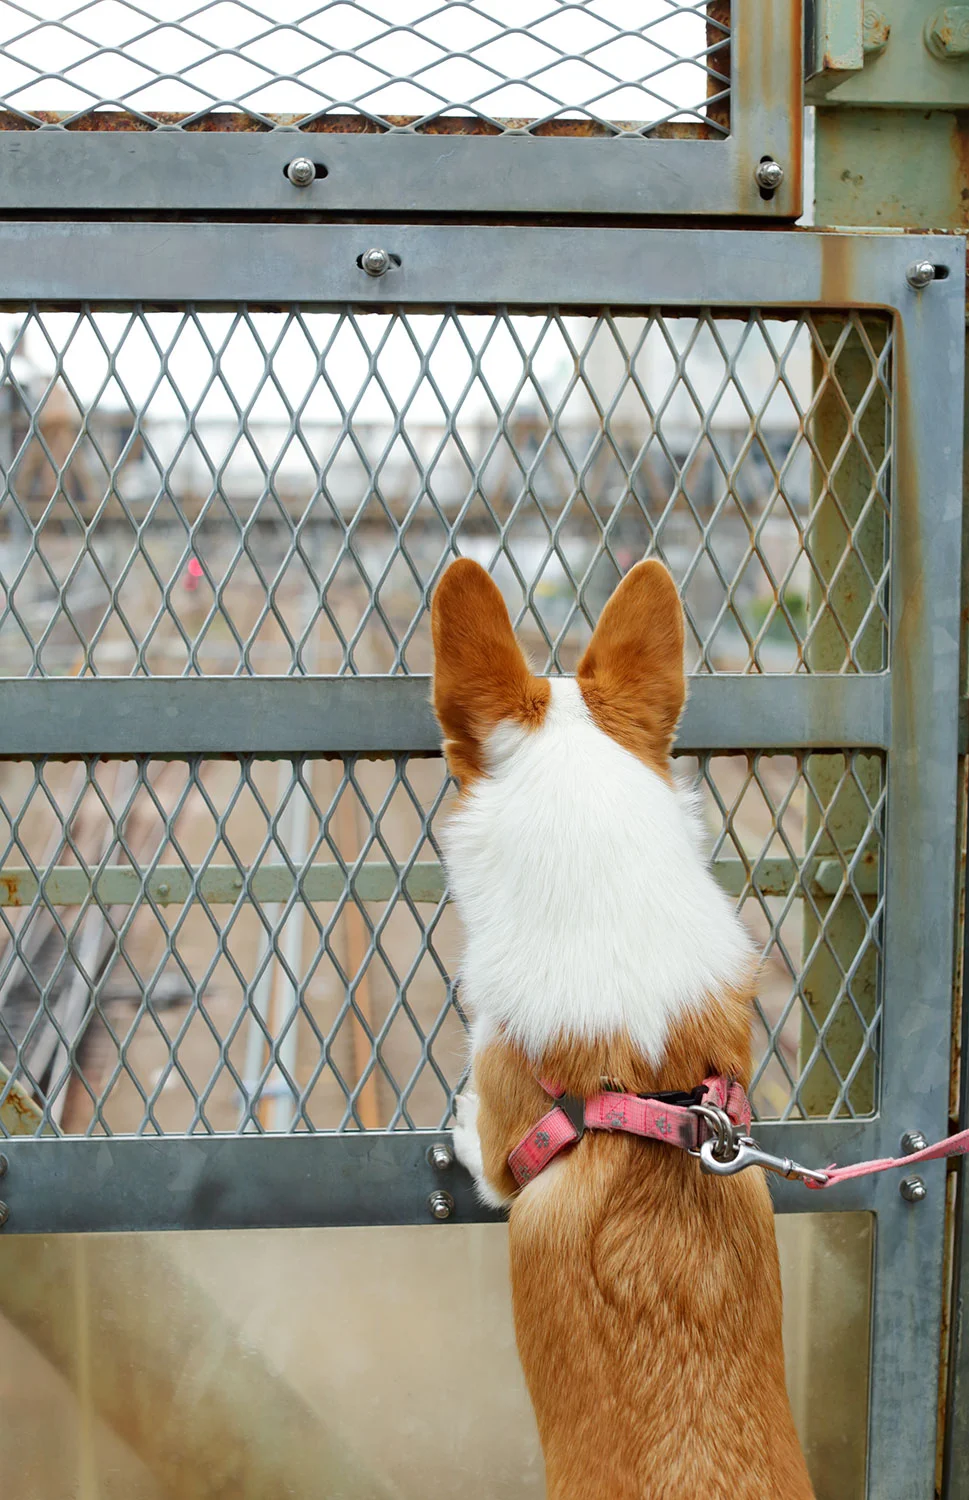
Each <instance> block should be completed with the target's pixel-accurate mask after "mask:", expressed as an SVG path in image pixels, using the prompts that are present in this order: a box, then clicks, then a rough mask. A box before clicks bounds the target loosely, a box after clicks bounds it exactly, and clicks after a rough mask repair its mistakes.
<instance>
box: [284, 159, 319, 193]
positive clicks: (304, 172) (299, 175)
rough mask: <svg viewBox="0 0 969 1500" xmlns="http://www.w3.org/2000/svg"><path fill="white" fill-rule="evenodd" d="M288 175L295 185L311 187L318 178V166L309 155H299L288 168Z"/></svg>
mask: <svg viewBox="0 0 969 1500" xmlns="http://www.w3.org/2000/svg"><path fill="white" fill-rule="evenodd" d="M286 176H287V177H288V178H289V180H290V182H291V183H292V184H293V187H309V185H310V183H311V182H315V180H316V166H315V164H314V163H313V162H311V161H310V159H309V157H308V156H297V157H294V159H293V160H292V161H291V162H290V163H289V166H288V167H287V168H286Z"/></svg>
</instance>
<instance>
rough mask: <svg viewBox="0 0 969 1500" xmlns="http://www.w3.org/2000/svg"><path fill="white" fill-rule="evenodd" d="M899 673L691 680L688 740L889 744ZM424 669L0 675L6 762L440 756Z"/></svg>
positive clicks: (0, 745) (722, 746) (684, 732)
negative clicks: (377, 673)
mask: <svg viewBox="0 0 969 1500" xmlns="http://www.w3.org/2000/svg"><path fill="white" fill-rule="evenodd" d="M889 688H890V679H889V676H888V674H884V673H882V674H878V675H873V676H870V677H863V676H830V677H826V676H797V677H766V676H749V677H741V676H723V677H715V676H709V677H694V678H692V679H691V683H690V696H689V700H688V703H687V707H686V713H685V715H684V718H683V721H682V724H681V726H680V732H679V737H678V742H677V743H678V748H679V749H680V750H682V751H686V752H689V751H694V750H734V749H752V750H757V749H777V750H791V749H800V748H806V749H811V748H813V749H825V748H832V749H836V748H839V747H842V746H845V747H851V748H853V749H868V748H875V749H879V748H881V749H884V748H888V746H889V729H888V723H889V714H888V707H889V701H890V691H889ZM429 696H430V684H429V680H428V679H427V678H426V677H178V678H174V677H156V678H143V677H98V678H86V679H81V680H78V679H76V678H60V677H59V678H31V679H28V680H27V681H20V680H15V679H12V678H8V679H6V680H3V681H0V758H5V759H17V758H23V757H28V756H38V755H52V756H61V757H64V758H70V757H73V756H78V755H102V756H119V755H122V756H123V755H134V754H142V755H158V756H177V755H179V754H188V753H193V754H194V753H198V754H210V755H232V754H244V753H253V754H264V755H288V754H296V753H299V752H306V753H307V754H315V755H323V756H326V755H332V756H338V755H350V754H354V753H357V754H360V755H381V754H384V755H386V754H394V753H400V754H410V755H435V754H437V753H439V749H440V731H439V729H438V727H437V723H436V721H435V718H434V715H433V712H432V711H431V706H430V702H429Z"/></svg>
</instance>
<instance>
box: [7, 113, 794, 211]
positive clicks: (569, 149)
mask: <svg viewBox="0 0 969 1500" xmlns="http://www.w3.org/2000/svg"><path fill="white" fill-rule="evenodd" d="M297 156H308V157H309V158H310V159H311V160H312V161H314V162H315V163H317V166H318V168H319V167H322V168H324V169H325V173H324V175H318V176H317V178H316V181H315V182H311V183H310V184H309V186H308V187H294V186H293V184H292V183H291V182H289V180H288V179H287V177H286V175H285V168H286V167H287V165H288V164H289V162H291V161H292V160H293V158H294V157H297ZM756 167H757V159H756V158H755V157H747V156H746V155H745V154H744V153H743V152H742V151H741V150H740V149H739V147H738V145H737V143H736V142H735V141H731V140H729V139H726V140H708V141H705V140H659V139H642V138H635V137H633V138H630V139H625V140H615V139H611V138H604V139H591V140H590V139H581V138H579V137H571V138H570V137H561V138H549V137H541V136H529V135H516V136H512V135H506V136H496V137H484V136H459V135H417V134H413V135H406V134H399V135H387V134H381V135H377V134H351V133H350V132H346V133H338V132H326V133H325V134H323V133H320V134H313V133H297V132H296V131H286V130H276V131H269V132H266V133H254V132H251V131H246V132H238V133H235V132H231V131H218V132H205V131H194V130H193V131H181V130H167V131H104V132H98V131H67V130H64V131H54V130H45V131H36V132H24V133H23V134H21V133H20V132H13V131H3V132H0V186H2V195H3V205H4V208H5V209H7V210H9V211H13V210H17V211H18V212H29V211H30V210H38V209H40V210H42V209H56V210H59V211H61V212H63V213H75V212H78V211H82V212H83V211H87V210H90V209H91V208H95V207H96V208H100V209H102V210H107V211H108V212H111V211H121V210H129V211H130V210H133V209H141V210H145V211H147V212H158V211H165V210H168V211H171V210H172V209H173V208H180V209H182V210H192V209H195V210H208V211H215V212H240V211H241V212H245V211H252V210H261V211H264V212H271V213H274V214H305V213H307V212H312V213H358V214H359V213H364V214H373V213H422V214H424V213H428V212H433V211H434V210H435V209H436V210H446V211H447V212H449V213H463V214H486V213H501V214H529V215H534V214H536V213H562V214H566V213H586V214H624V215H628V214H644V213H648V214H664V215H680V214H689V213H695V214H699V213H702V214H703V215H704V216H705V217H710V216H715V215H722V214H743V215H745V216H749V217H751V218H755V219H762V220H775V221H776V220H777V219H784V218H791V217H794V216H795V215H796V214H797V213H798V212H799V211H800V206H799V201H798V198H797V188H798V183H797V177H796V169H795V170H792V168H793V164H791V165H790V166H788V171H787V174H786V177H785V182H784V183H783V184H782V185H781V189H780V190H779V191H778V192H777V193H776V194H775V195H774V197H773V198H769V199H765V198H762V197H761V195H760V192H759V190H758V188H757V183H756V181H755V177H754V173H755V171H756Z"/></svg>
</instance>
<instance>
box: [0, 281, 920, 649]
mask: <svg viewBox="0 0 969 1500" xmlns="http://www.w3.org/2000/svg"><path fill="white" fill-rule="evenodd" d="M0 356H2V360H3V370H4V372H5V375H6V380H5V384H4V386H3V403H2V405H3V409H2V410H0V475H2V480H3V492H2V496H0V519H2V518H4V517H5V518H6V522H7V526H6V542H5V544H3V550H2V552H0V582H2V585H3V590H4V594H3V601H2V603H0V671H2V672H3V673H4V674H5V675H10V676H17V675H23V676H34V675H44V676H58V675H72V676H86V675H89V674H95V675H99V674H107V675H110V676H117V675H122V674H134V675H152V676H154V675H162V676H168V675H192V674H199V675H208V674H213V673H222V674H236V673H242V674H254V673H260V674H261V673H274V674H288V673H304V672H310V673H312V672H320V671H323V672H328V673H340V672H384V671H389V672H405V673H411V672H418V673H421V672H427V671H428V670H429V669H430V663H431V652H430V633H429V629H428V625H427V615H426V602H427V597H428V593H429V590H430V589H431V588H432V587H433V585H434V583H435V582H436V580H437V578H438V577H439V576H440V573H441V571H442V570H443V568H444V567H445V565H446V563H447V561H448V559H449V558H450V557H451V556H453V554H454V553H455V551H460V552H463V553H466V554H470V555H472V556H475V557H477V558H478V559H479V560H480V561H481V562H483V563H484V564H485V565H486V566H488V567H490V568H491V569H492V570H493V572H494V574H495V576H496V578H497V580H498V581H499V583H500V584H501V586H502V588H503V589H504V591H505V594H506V597H507V599H508V602H509V605H510V607H511V609H512V613H513V618H514V620H515V624H516V626H517V628H518V629H519V630H520V631H521V632H522V636H523V639H524V640H525V641H526V642H527V644H528V646H529V648H530V649H531V651H532V653H533V655H534V657H535V660H536V663H537V665H539V666H541V667H542V668H543V669H544V670H553V671H559V670H563V669H564V670H570V669H571V668H572V667H573V666H574V664H575V660H576V656H577V652H578V651H579V650H580V649H581V647H582V646H583V645H584V643H585V641H586V640H587V639H588V636H589V633H590V629H591V625H592V624H593V623H594V621H595V620H596V618H597V617H598V614H599V611H600V609H601V608H602V605H603V604H604V602H605V600H606V599H607V598H608V596H609V594H610V593H611V591H612V589H613V588H614V586H615V584H616V582H617V581H618V579H619V577H620V576H621V575H622V573H623V572H624V571H625V569H626V568H627V567H628V566H629V564H630V561H632V560H633V559H635V558H637V557H640V556H642V555H643V554H645V553H646V552H647V551H649V552H652V553H654V554H655V555H656V556H658V557H661V558H662V559H663V560H664V561H665V562H666V563H667V564H668V565H669V567H670V568H671V570H672V572H673V576H674V577H675V578H676V581H677V583H678V584H679V586H680V590H681V594H682V597H683V601H684V606H685V609H686V615H687V626H688V634H689V646H688V665H689V667H690V669H691V670H694V671H699V672H713V671H717V672H737V671H739V672H751V671H752V672H785V671H791V670H798V671H810V670H812V669H814V668H815V667H816V666H817V665H818V664H820V665H821V666H822V668H823V670H825V671H831V670H838V671H849V672H854V671H857V670H858V669H859V666H860V664H861V663H864V665H865V667H866V668H867V669H868V670H871V669H872V668H873V667H874V668H877V667H880V666H883V665H884V664H885V643H886V640H887V593H886V583H887V576H888V556H889V545H890V534H889V500H888V482H887V480H888V475H889V473H890V470H891V462H892V442H891V433H892V381H893V373H892V368H893V367H892V361H893V338H892V332H891V325H890V323H889V322H888V320H886V319H883V318H878V317H877V316H874V317H873V316H867V317H865V318H862V317H861V316H860V315H859V314H857V313H850V312H846V313H838V314H825V315H824V316H823V317H815V316H814V315H812V314H810V313H804V314H801V315H799V316H796V317H793V318H791V319H790V320H789V321H785V322H781V321H777V320H771V319H770V318H767V317H765V316H764V315H763V314H762V313H760V312H756V311H755V312H751V313H749V314H747V315H745V316H743V317H726V318H725V317H720V316H717V317H714V316H713V315H712V314H710V313H704V314H702V315H700V316H693V317H675V316H670V315H665V314H663V313H662V312H660V311H655V312H652V313H650V314H649V315H648V316H646V317H638V318H631V317H628V316H625V317H623V316H622V315H621V314H620V313H618V312H617V313H614V312H612V311H611V310H609V309H603V310H602V311H601V312H598V313H597V314H595V315H589V316H584V317H576V316H572V317H568V316H564V315H563V314H561V313H558V312H556V311H555V310H554V309H552V310H550V311H548V312H545V313H542V314H533V315H531V316H526V315H523V314H515V315H512V314H510V313H508V312H506V311H504V310H501V311H498V312H496V313H490V314H483V315H478V316H467V315H462V316H458V315H457V314H456V313H454V312H453V311H449V312H444V313H437V314H425V315H415V314H408V313H407V312H404V311H396V312H392V313H382V314H377V313H369V314H368V313H360V312H354V311H352V310H348V311H344V312H340V313H318V312H316V313H314V312H312V311H303V310H300V309H292V310H290V311H288V312H285V313H250V312H248V311H246V310H241V311H237V312H234V313H204V312H202V313H198V312H195V311H194V310H191V309H188V310H185V311H181V312H171V313H158V312H154V313H146V312H143V311H141V310H135V311H132V312H128V313H106V312H100V313H92V312H90V311H88V310H87V309H84V310H82V311H80V312H78V313H50V312H46V313H44V312H38V311H37V310H36V309H32V310H30V311H28V312H26V313H25V314H22V315H20V314H15V315H11V316H10V317H9V318H7V319H6V320H3V319H0ZM859 475H861V476H862V477H863V480H864V484H865V489H866V494H865V499H864V504H863V506H862V508H861V512H860V514H852V516H851V518H850V519H849V518H848V515H847V511H846V506H845V503H844V500H843V498H842V496H843V494H844V493H846V492H847V491H848V490H849V489H850V490H852V491H853V490H854V489H855V488H856V487H857V484H858V479H859ZM828 513H831V515H832V517H833V519H829V520H828V521H827V522H826V523H825V525H826V534H825V538H824V546H823V548H822V547H821V546H818V545H816V543H817V533H818V531H819V527H820V525H821V524H822V523H821V520H820V518H821V517H823V516H825V515H827V514H828ZM822 553H823V561H822V560H821V554H822ZM859 598H861V599H862V600H863V605H862V607H861V608H858V600H859Z"/></svg>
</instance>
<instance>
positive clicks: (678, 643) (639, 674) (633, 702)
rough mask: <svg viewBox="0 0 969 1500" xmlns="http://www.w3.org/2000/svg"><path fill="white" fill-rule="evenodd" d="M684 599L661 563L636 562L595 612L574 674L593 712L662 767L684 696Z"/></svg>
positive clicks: (615, 734) (608, 729)
mask: <svg viewBox="0 0 969 1500" xmlns="http://www.w3.org/2000/svg"><path fill="white" fill-rule="evenodd" d="M683 640H684V625H683V606H682V604H681V603H680V596H679V594H678V593H677V592H676V584H675V583H674V582H673V580H672V578H671V577H670V575H669V573H668V572H667V570H666V568H664V567H663V564H662V563H660V562H657V561H656V560H655V559H650V561H648V562H641V563H637V564H636V566H635V567H634V568H631V569H630V571H629V572H628V573H627V574H626V576H625V578H624V579H623V580H622V582H621V583H620V584H619V586H618V588H617V589H616V590H615V592H614V593H613V595H612V597H611V598H610V600H609V602H608V603H607V605H606V607H605V609H604V610H603V611H602V614H601V615H600V617H599V623H598V625H597V626H596V628H595V630H594V632H593V635H592V640H591V641H590V642H589V645H588V647H587V648H586V651H585V654H584V655H583V657H582V660H581V661H580V662H579V666H578V670H577V671H576V674H575V675H576V678H577V680H578V683H579V687H580V688H581V690H582V696H583V698H584V699H585V701H586V705H587V706H588V708H589V711H590V713H591V714H592V716H593V718H594V719H595V720H596V722H597V723H598V724H599V727H600V728H601V729H604V730H605V731H606V733H607V734H610V735H611V736H612V737H613V738H614V739H617V740H619V742H620V743H621V744H624V745H625V746H626V748H627V749H629V750H632V751H633V752H634V753H635V754H637V755H639V756H641V757H642V758H643V759H645V760H651V761H654V762H660V763H661V764H662V765H664V766H665V764H666V762H667V760H668V758H669V753H670V749H671V748H672V744H673V736H674V734H675V733H676V725H677V723H678V721H679V717H680V714H681V713H682V712H683V704H684V703H685V701H686V676H685V674H684V671H683Z"/></svg>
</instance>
